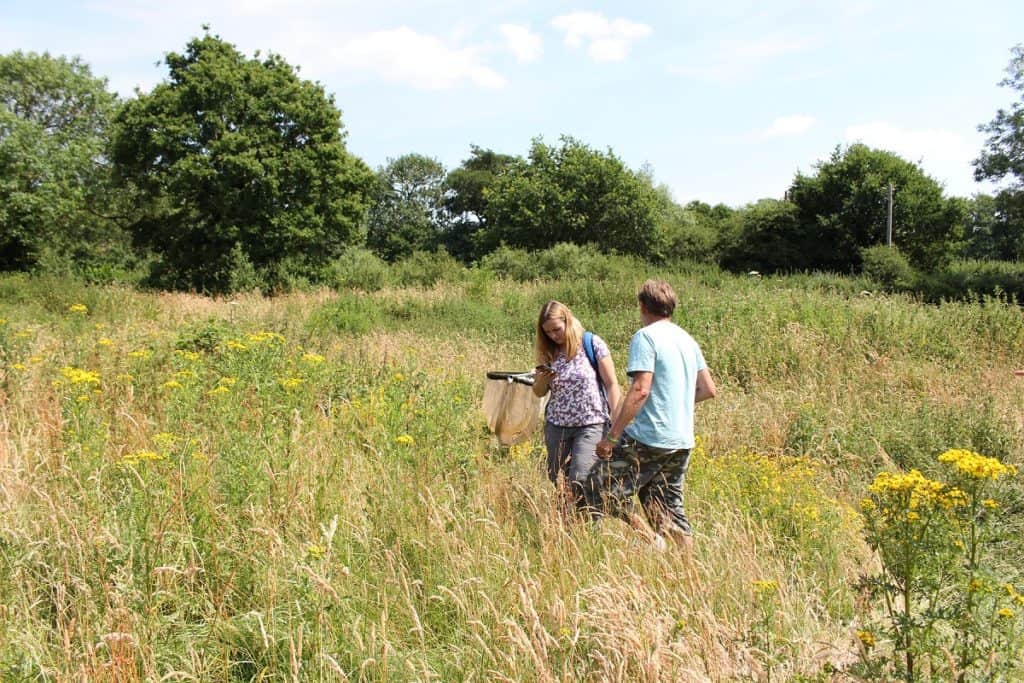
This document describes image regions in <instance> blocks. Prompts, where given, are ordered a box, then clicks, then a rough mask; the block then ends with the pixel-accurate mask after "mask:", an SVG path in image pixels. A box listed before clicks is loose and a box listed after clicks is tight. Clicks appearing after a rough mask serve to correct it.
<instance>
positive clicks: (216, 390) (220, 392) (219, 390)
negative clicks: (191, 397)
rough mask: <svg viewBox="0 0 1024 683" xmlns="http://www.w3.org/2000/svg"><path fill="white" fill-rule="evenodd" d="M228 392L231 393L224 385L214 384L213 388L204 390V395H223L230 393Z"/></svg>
mask: <svg viewBox="0 0 1024 683" xmlns="http://www.w3.org/2000/svg"><path fill="white" fill-rule="evenodd" d="M230 393H231V390H230V389H228V388H227V387H226V386H223V385H221V386H216V387H214V388H213V389H210V390H209V391H207V392H206V395H207V396H220V395H223V394H230Z"/></svg>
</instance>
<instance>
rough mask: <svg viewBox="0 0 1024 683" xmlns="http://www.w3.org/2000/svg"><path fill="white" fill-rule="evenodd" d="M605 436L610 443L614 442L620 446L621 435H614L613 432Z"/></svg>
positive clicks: (613, 443) (614, 444)
mask: <svg viewBox="0 0 1024 683" xmlns="http://www.w3.org/2000/svg"><path fill="white" fill-rule="evenodd" d="M604 438H605V439H607V441H608V443H610V444H612V445H613V446H618V445H619V439H620V438H621V437H616V436H612V435H611V434H609V435H608V436H606V437H604Z"/></svg>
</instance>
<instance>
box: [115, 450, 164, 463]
mask: <svg viewBox="0 0 1024 683" xmlns="http://www.w3.org/2000/svg"><path fill="white" fill-rule="evenodd" d="M166 458H167V456H165V455H162V454H160V453H156V452H154V451H137V452H135V453H129V454H128V455H125V456H123V457H122V458H121V464H123V465H138V464H139V463H140V462H154V461H157V460H165V459H166Z"/></svg>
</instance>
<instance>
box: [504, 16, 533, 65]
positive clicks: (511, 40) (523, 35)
mask: <svg viewBox="0 0 1024 683" xmlns="http://www.w3.org/2000/svg"><path fill="white" fill-rule="evenodd" d="M498 28H499V30H500V31H501V34H502V35H503V36H505V45H506V47H508V49H509V50H511V51H512V53H513V54H514V55H515V56H516V59H517V60H519V62H520V63H521V64H527V63H529V62H535V61H537V60H538V59H539V58H540V55H541V53H542V52H543V51H544V48H543V46H542V45H541V40H540V36H539V35H537V34H536V33H531V32H530V29H529V27H528V26H519V25H517V24H502V25H501V26H499V27H498Z"/></svg>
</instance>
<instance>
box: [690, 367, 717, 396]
mask: <svg viewBox="0 0 1024 683" xmlns="http://www.w3.org/2000/svg"><path fill="white" fill-rule="evenodd" d="M717 395H718V388H717V387H716V386H715V380H714V379H712V377H711V371H710V370H708V369H707V368H704V369H703V370H701V371H700V372H698V373H697V391H696V393H695V394H694V399H693V400H694V402H695V403H700V402H701V401H706V400H708V399H709V398H714V397H715V396H717Z"/></svg>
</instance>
